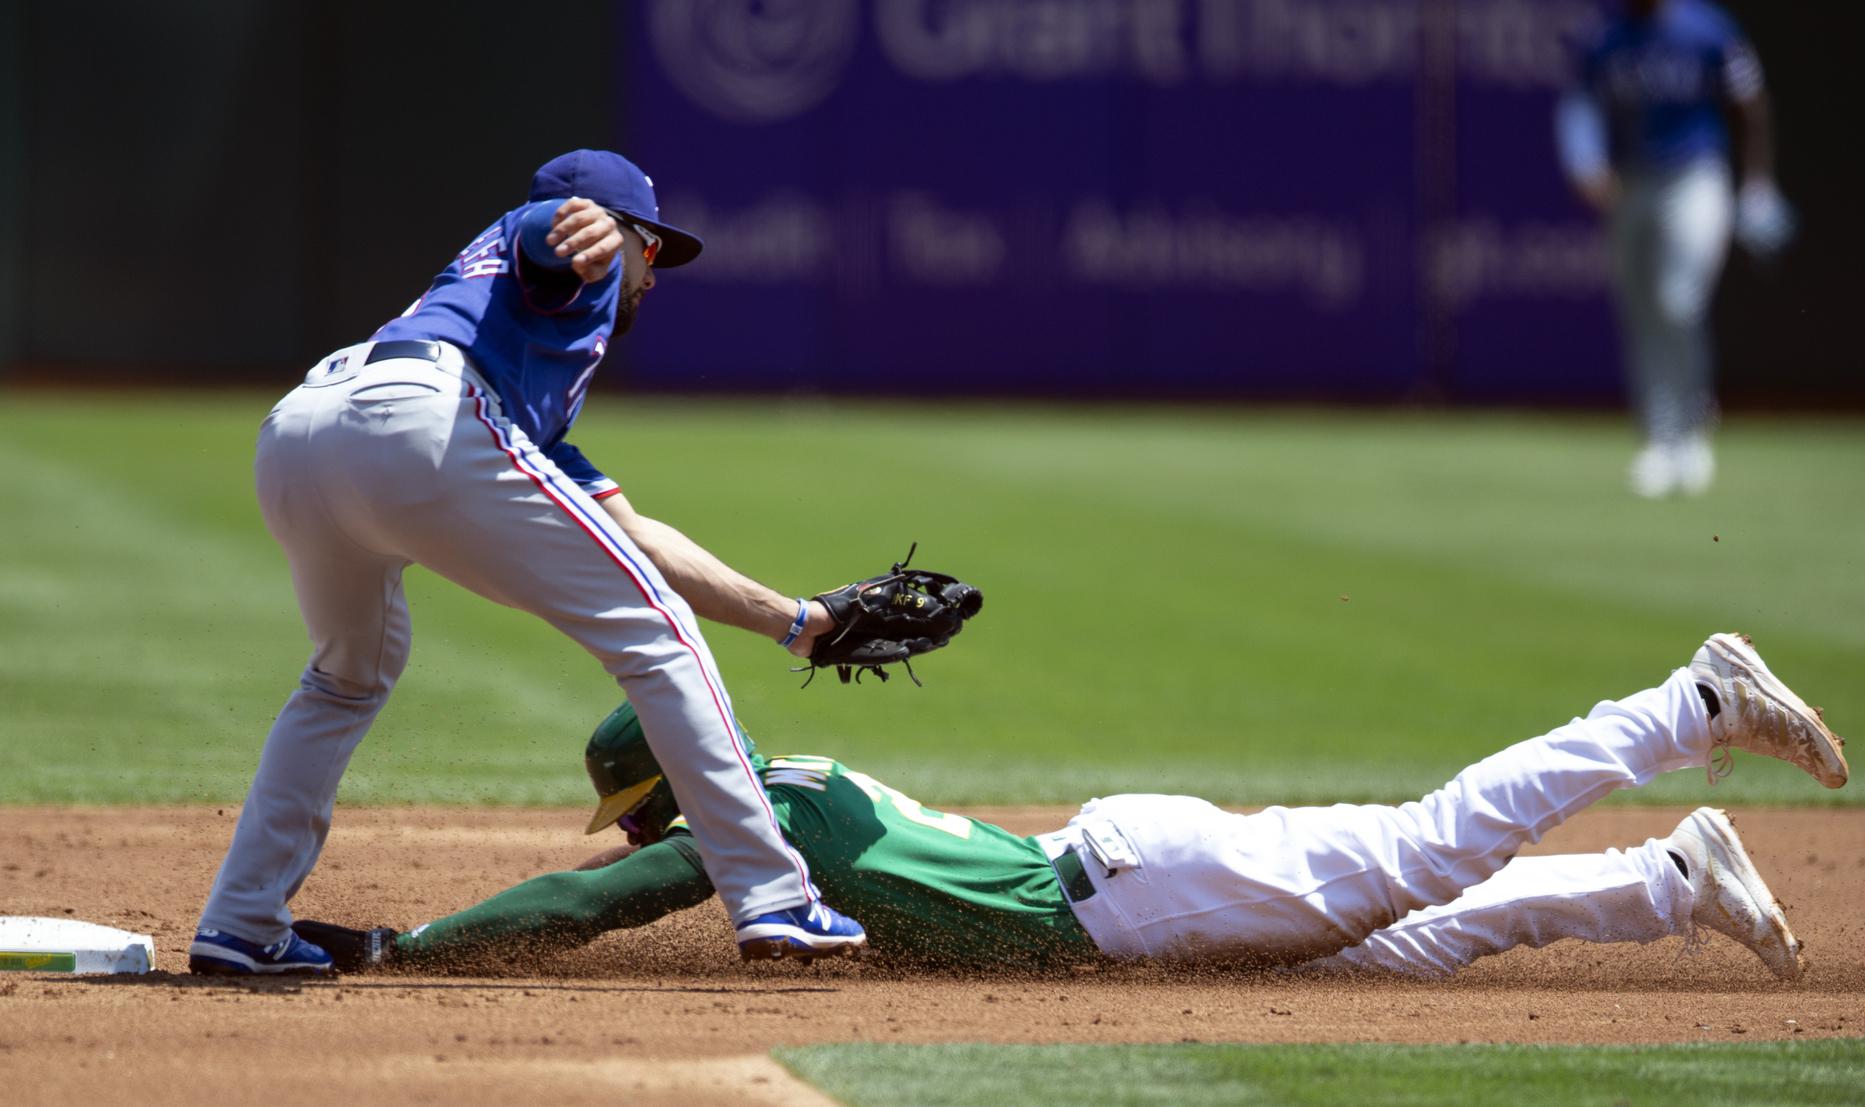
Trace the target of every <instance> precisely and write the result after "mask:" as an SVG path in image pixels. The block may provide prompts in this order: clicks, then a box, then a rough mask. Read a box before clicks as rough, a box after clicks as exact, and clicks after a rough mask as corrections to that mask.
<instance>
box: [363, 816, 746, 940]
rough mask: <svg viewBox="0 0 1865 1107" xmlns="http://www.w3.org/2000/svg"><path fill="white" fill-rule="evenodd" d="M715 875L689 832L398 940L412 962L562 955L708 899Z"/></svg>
mask: <svg viewBox="0 0 1865 1107" xmlns="http://www.w3.org/2000/svg"><path fill="white" fill-rule="evenodd" d="M711 896H712V881H711V880H709V879H708V878H707V876H706V869H705V867H704V866H703V865H702V864H701V863H700V859H699V847H698V846H697V845H695V844H694V843H693V838H692V836H691V835H689V834H674V835H671V836H669V837H667V838H665V839H663V840H661V841H659V842H656V843H654V844H653V845H650V846H643V847H641V848H640V849H638V850H636V851H635V852H634V853H631V854H629V855H628V856H627V857H624V858H623V859H621V860H620V861H617V862H616V863H615V864H613V865H609V866H606V867H604V868H600V869H594V870H591V871H589V872H562V873H549V874H546V875H544V876H540V877H536V878H534V879H531V880H527V881H525V882H524V883H523V884H519V885H517V886H516V887H512V888H507V889H506V890H505V891H503V892H500V893H499V894H498V895H496V896H493V897H492V898H491V899H488V900H486V901H485V902H483V903H480V904H478V905H476V906H473V907H469V908H467V909H466V910H464V911H460V912H457V913H455V914H452V915H448V916H447V917H445V918H442V919H436V920H435V921H433V922H431V923H429V924H428V925H427V926H425V927H421V928H418V929H416V930H414V931H412V932H410V933H407V934H401V935H397V936H396V938H395V960H397V961H398V962H404V963H417V962H428V963H434V962H445V961H456V960H481V959H485V958H488V957H499V956H503V955H510V954H540V953H557V952H562V951H564V950H568V949H574V948H576V947H577V946H581V945H584V944H586V943H588V942H590V941H591V940H593V939H594V938H596V937H597V936H598V935H600V934H603V933H606V932H608V931H610V930H624V929H627V928H629V927H635V926H644V925H646V924H647V923H651V922H653V921H654V920H655V919H658V918H660V917H662V916H663V915H667V914H670V913H672V912H674V911H679V910H683V909H684V908H688V907H692V906H694V905H696V904H700V903H704V902H705V901H706V900H707V899H708V898H710V897H711Z"/></svg>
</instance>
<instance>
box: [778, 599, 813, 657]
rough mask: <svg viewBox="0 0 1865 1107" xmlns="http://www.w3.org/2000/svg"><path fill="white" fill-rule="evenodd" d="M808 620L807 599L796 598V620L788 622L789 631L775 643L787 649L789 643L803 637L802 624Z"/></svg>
mask: <svg viewBox="0 0 1865 1107" xmlns="http://www.w3.org/2000/svg"><path fill="white" fill-rule="evenodd" d="M808 621H809V601H808V600H805V599H802V598H798V600H797V621H796V622H794V623H791V624H790V633H789V634H786V635H784V636H783V638H782V639H780V640H779V641H778V643H777V644H778V645H780V646H782V647H783V648H785V649H789V648H790V643H792V642H794V641H796V640H797V639H799V638H801V637H803V624H804V623H806V622H808Z"/></svg>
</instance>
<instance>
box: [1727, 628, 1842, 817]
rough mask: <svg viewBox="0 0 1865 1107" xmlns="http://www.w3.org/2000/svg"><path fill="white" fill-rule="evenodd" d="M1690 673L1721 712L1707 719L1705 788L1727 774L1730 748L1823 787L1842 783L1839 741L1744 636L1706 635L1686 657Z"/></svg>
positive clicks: (1840, 742)
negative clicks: (1794, 769)
mask: <svg viewBox="0 0 1865 1107" xmlns="http://www.w3.org/2000/svg"><path fill="white" fill-rule="evenodd" d="M1690 672H1691V675H1693V676H1695V677H1696V678H1697V681H1698V683H1700V684H1702V685H1704V686H1706V687H1708V688H1709V689H1710V691H1712V692H1714V693H1715V694H1716V700H1717V703H1718V704H1719V705H1720V707H1721V710H1720V711H1719V712H1718V713H1717V714H1716V715H1715V717H1714V718H1712V719H1710V738H1711V742H1712V745H1711V747H1710V769H1709V773H1710V783H1711V784H1714V783H1716V780H1717V778H1718V777H1722V776H1727V775H1728V773H1729V768H1730V762H1729V747H1731V746H1734V747H1735V748H1736V749H1743V750H1748V751H1749V752H1750V753H1759V754H1761V755H1762V756H1764V757H1773V758H1776V759H1778V760H1781V761H1785V762H1787V763H1788V764H1790V765H1795V766H1798V767H1799V768H1801V769H1803V770H1805V771H1806V773H1807V775H1808V776H1811V777H1813V778H1814V779H1815V780H1817V781H1819V782H1820V783H1821V784H1823V785H1825V786H1826V787H1828V788H1837V787H1839V786H1840V785H1842V784H1844V783H1845V782H1846V776H1847V773H1848V771H1849V770H1848V769H1847V767H1846V755H1845V753H1844V747H1845V744H1846V741H1845V739H1844V738H1841V737H1839V736H1838V735H1837V734H1834V733H1833V732H1832V731H1831V730H1828V729H1827V727H1826V721H1825V720H1824V719H1822V718H1821V717H1820V709H1819V708H1817V707H1809V706H1807V702H1806V701H1805V700H1803V699H1801V698H1800V697H1799V696H1796V695H1795V694H1794V693H1793V690H1792V689H1790V688H1788V686H1787V685H1785V684H1782V683H1781V680H1780V678H1779V677H1776V676H1775V675H1774V674H1773V673H1771V672H1769V671H1768V666H1767V665H1765V664H1763V663H1762V660H1761V655H1760V654H1758V653H1756V652H1755V647H1754V645H1753V644H1752V643H1751V642H1750V641H1749V639H1748V636H1747V635H1745V634H1717V635H1712V636H1711V637H1710V640H1709V641H1707V642H1705V643H1703V648H1702V649H1700V650H1698V651H1697V655H1696V656H1695V657H1693V658H1691V660H1690Z"/></svg>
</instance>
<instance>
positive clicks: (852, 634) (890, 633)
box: [797, 542, 984, 687]
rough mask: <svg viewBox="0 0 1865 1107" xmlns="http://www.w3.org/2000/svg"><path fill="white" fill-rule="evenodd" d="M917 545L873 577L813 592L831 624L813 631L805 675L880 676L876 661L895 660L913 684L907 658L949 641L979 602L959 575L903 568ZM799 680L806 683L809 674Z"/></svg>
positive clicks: (980, 598) (884, 673) (845, 678)
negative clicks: (823, 672)
mask: <svg viewBox="0 0 1865 1107" xmlns="http://www.w3.org/2000/svg"><path fill="white" fill-rule="evenodd" d="M917 549H919V543H917V542H915V543H914V544H913V548H912V549H909V550H908V551H907V556H906V558H905V559H904V560H902V561H899V562H896V563H895V564H894V567H893V568H892V569H891V570H889V571H888V572H885V573H882V574H881V575H880V576H878V577H869V578H868V579H867V580H858V581H856V582H855V583H853V584H849V585H844V586H843V587H841V588H837V589H836V590H835V591H833V592H823V593H821V594H819V595H817V596H816V597H814V598H815V599H817V600H819V601H821V603H822V604H823V605H824V606H825V607H827V608H828V609H829V614H830V615H831V616H832V617H834V619H835V626H834V627H833V628H831V629H829V630H826V631H824V632H823V633H822V634H821V635H820V636H818V637H817V639H816V645H815V647H814V648H813V649H811V650H810V655H809V666H808V668H809V674H810V680H814V679H816V670H818V669H827V668H832V667H833V668H834V669H835V672H836V675H837V676H839V677H841V678H842V683H843V684H847V683H848V682H849V681H850V680H851V679H856V678H859V676H860V674H861V673H863V672H870V673H873V674H874V675H875V676H877V677H879V678H880V679H882V680H886V679H887V670H886V669H883V668H882V666H883V665H892V664H894V663H895V662H899V663H900V664H902V665H905V666H906V669H907V676H909V677H911V678H912V680H913V683H915V684H918V683H919V682H920V678H919V677H918V676H916V675H914V672H913V664H912V661H911V660H910V659H911V658H914V657H917V656H919V655H920V654H923V653H930V652H932V651H933V650H936V649H938V648H939V647H941V646H943V645H945V644H946V643H947V642H950V641H951V640H952V636H953V635H955V634H957V633H958V632H959V631H961V630H963V629H964V628H965V620H967V619H969V618H971V617H972V616H973V615H976V614H977V613H978V611H979V610H980V609H981V608H983V607H984V593H983V592H980V591H978V589H976V588H974V587H972V586H971V585H969V584H966V583H965V582H964V581H962V580H959V579H958V578H956V577H949V576H947V575H945V574H944V573H931V572H927V571H925V570H923V569H909V568H907V562H909V561H912V560H913V552H914V550H917ZM797 671H798V672H802V671H803V670H802V669H798V670H797ZM803 684H804V686H805V687H808V686H809V680H806V681H804V682H803Z"/></svg>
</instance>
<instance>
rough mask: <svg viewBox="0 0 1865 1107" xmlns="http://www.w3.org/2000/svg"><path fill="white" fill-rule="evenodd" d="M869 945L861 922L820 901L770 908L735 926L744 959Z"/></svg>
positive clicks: (810, 956)
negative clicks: (773, 909) (764, 912)
mask: <svg viewBox="0 0 1865 1107" xmlns="http://www.w3.org/2000/svg"><path fill="white" fill-rule="evenodd" d="M867 944H868V932H867V931H865V930H863V929H861V924H860V923H858V922H856V921H855V920H854V919H851V918H849V917H848V916H847V915H844V914H842V913H841V912H840V911H837V910H836V909H835V908H833V907H830V906H829V905H828V904H826V903H823V902H821V901H817V902H813V903H806V904H798V905H797V906H795V907H790V908H786V909H784V910H782V911H771V912H768V913H766V914H763V915H759V916H758V917H757V918H755V919H752V920H751V921H749V922H744V923H740V924H739V926H738V954H739V956H740V957H743V958H744V959H745V960H747V961H779V960H782V959H783V958H785V957H796V958H799V959H801V960H803V961H812V960H814V959H816V958H818V957H841V956H846V955H850V954H853V953H856V952H857V951H859V950H860V949H861V948H862V947H864V946H866V945H867Z"/></svg>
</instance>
